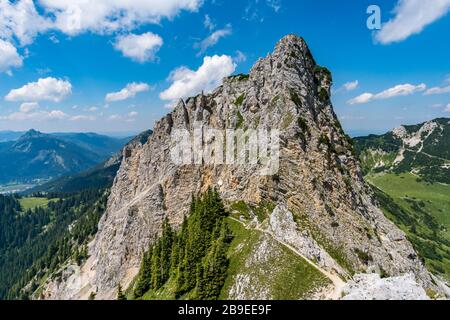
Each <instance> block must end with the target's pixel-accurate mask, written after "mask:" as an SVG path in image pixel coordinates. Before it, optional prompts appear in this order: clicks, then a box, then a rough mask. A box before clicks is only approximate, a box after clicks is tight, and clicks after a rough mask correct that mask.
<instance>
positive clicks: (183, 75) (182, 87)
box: [159, 55, 236, 101]
mask: <svg viewBox="0 0 450 320" xmlns="http://www.w3.org/2000/svg"><path fill="white" fill-rule="evenodd" d="M235 69H236V64H235V63H234V62H233V59H232V58H231V57H230V56H226V55H222V56H218V55H215V56H212V57H208V56H207V57H205V58H204V59H203V64H202V65H201V66H200V68H198V70H196V71H194V70H191V69H189V68H187V67H180V68H178V69H175V70H174V71H172V72H171V74H170V76H169V80H170V81H171V82H172V84H171V85H170V87H169V88H168V89H167V90H165V91H163V92H161V93H160V95H159V96H160V98H161V99H162V100H167V101H173V100H177V99H179V98H187V97H189V96H193V95H196V94H198V93H200V92H201V91H205V92H209V91H211V90H212V89H214V88H215V87H217V86H218V85H220V84H221V83H222V80H223V78H225V77H227V76H229V75H230V74H232V73H233V72H234V70H235Z"/></svg>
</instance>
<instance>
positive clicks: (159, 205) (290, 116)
mask: <svg viewBox="0 0 450 320" xmlns="http://www.w3.org/2000/svg"><path fill="white" fill-rule="evenodd" d="M331 84H332V78H331V74H330V72H329V71H328V70H327V69H326V68H323V67H320V66H318V65H317V64H316V62H315V60H314V58H313V57H312V55H311V52H310V50H309V48H308V46H307V45H306V42H305V41H304V40H303V39H302V38H300V37H298V36H295V35H288V36H286V37H284V38H283V39H281V40H280V41H279V42H278V44H277V45H276V46H275V50H274V52H273V53H272V54H269V55H268V56H267V57H265V58H262V59H259V60H258V61H257V62H256V63H255V65H254V66H253V68H252V69H251V71H250V73H249V75H236V76H231V77H228V78H227V79H224V82H223V85H221V86H220V87H218V88H217V89H216V90H214V91H213V92H212V93H210V94H204V93H202V94H199V95H198V96H196V97H191V98H189V99H187V100H186V101H184V100H180V101H179V103H178V104H177V106H176V107H175V109H174V110H173V112H171V113H170V114H168V115H167V116H165V117H164V118H162V119H161V120H160V121H159V122H157V123H156V124H155V127H154V132H153V134H152V135H151V136H150V137H149V138H148V140H146V141H145V142H144V141H142V142H144V143H138V144H136V145H135V146H134V147H132V148H127V149H126V151H125V152H126V154H125V155H124V157H123V160H122V164H121V167H120V169H119V172H118V174H117V176H116V179H115V181H114V185H113V187H112V189H111V195H110V198H109V201H108V208H107V210H106V213H105V214H104V216H103V217H102V219H101V221H100V224H99V231H98V233H97V235H96V237H95V239H94V241H93V242H92V243H91V245H90V258H89V260H88V261H87V262H86V265H85V266H83V267H82V269H81V274H78V275H73V276H70V277H69V278H67V279H66V280H64V281H66V282H64V281H63V283H62V284H57V285H55V284H50V285H49V288H48V290H47V291H46V292H45V294H46V295H47V297H49V298H86V297H87V295H89V293H90V292H97V297H99V298H111V297H112V296H113V295H114V294H115V292H116V288H117V285H118V284H119V283H120V284H121V285H122V287H126V286H128V285H129V284H130V283H131V281H132V279H133V278H134V277H135V276H136V273H137V270H138V268H139V265H140V261H141V257H142V254H143V252H144V251H145V250H146V249H147V248H148V245H149V243H151V242H153V241H154V240H155V239H156V238H157V237H158V236H159V235H160V234H161V229H162V224H163V221H164V219H165V218H166V217H167V218H168V219H169V221H170V223H171V224H172V225H173V226H174V227H175V228H178V227H179V226H180V225H181V223H182V221H183V217H184V215H186V214H188V212H189V204H190V201H191V199H192V195H193V194H196V195H197V194H200V193H202V192H204V191H205V190H207V189H208V188H209V187H215V188H217V190H218V191H219V193H220V195H221V197H222V198H223V199H224V202H225V203H226V204H227V205H229V206H230V207H231V206H232V205H233V204H235V203H246V204H248V205H249V207H250V208H252V207H253V208H254V207H269V208H271V210H270V212H267V213H266V216H264V217H259V219H258V218H257V217H256V215H255V214H254V213H251V219H253V221H252V222H251V223H252V224H254V225H257V226H258V228H260V229H264V230H266V231H267V232H268V233H269V234H271V235H273V237H274V238H275V239H276V240H277V241H282V242H283V243H286V244H288V245H289V246H291V247H293V248H295V249H296V250H298V252H301V254H303V255H304V256H305V257H307V258H308V259H311V260H313V261H317V264H318V265H319V266H320V267H321V268H324V269H326V270H328V271H330V272H333V273H337V274H339V275H340V276H342V277H349V276H351V274H353V273H355V272H364V271H368V270H383V272H384V273H388V274H389V275H399V274H402V273H404V272H412V273H414V274H415V275H416V276H417V277H418V279H419V281H421V283H422V284H424V285H429V284H430V278H429V275H428V274H427V273H426V271H425V269H424V267H423V265H422V264H421V262H420V260H419V259H418V258H417V255H416V254H415V252H414V250H413V248H412V246H411V244H410V243H409V242H408V240H407V239H406V237H405V235H404V234H403V233H402V232H401V231H400V230H398V229H397V228H396V227H395V226H394V225H393V224H392V223H391V222H389V221H388V220H387V219H386V218H385V217H384V215H383V213H382V212H381V211H380V209H379V208H377V207H376V205H375V201H374V199H373V197H372V195H371V192H370V190H369V188H368V187H367V186H366V185H365V183H364V180H363V178H362V172H361V169H360V167H359V163H358V160H357V159H356V157H355V155H354V152H353V147H352V144H351V141H349V139H348V138H347V136H346V135H345V133H344V132H343V130H342V128H341V126H340V124H339V121H338V119H337V117H336V115H335V113H334V111H333V107H332V104H331V100H330V89H331ZM198 126H204V127H208V128H213V129H219V130H225V129H235V130H239V129H241V130H242V131H245V132H247V131H249V129H277V130H278V131H279V140H280V152H279V155H278V156H279V157H278V159H277V160H278V161H279V168H278V170H277V172H275V173H274V174H271V175H262V174H259V171H258V166H255V165H252V164H250V163H239V164H233V165H229V164H220V165H211V164H208V163H204V162H196V163H191V164H183V165H179V164H176V163H174V162H173V161H172V159H171V151H172V150H173V148H174V146H175V145H174V141H173V139H172V138H173V137H172V133H173V131H174V128H180V129H186V130H187V131H188V132H190V133H193V132H194V129H195V128H196V127H198ZM201 141H202V143H203V144H204V145H205V146H206V148H211V147H213V146H214V143H215V140H214V139H210V138H208V137H206V136H203V137H202V140H201ZM214 151H215V152H219V151H217V150H215V149H214ZM272 209H273V210H272ZM261 219H262V221H260V220H261ZM237 282H238V280H237V279H236V283H235V286H240V284H239V283H237ZM71 283H72V284H73V283H78V286H75V287H74V286H69V284H71ZM241 298H244V299H245V298H247V299H258V298H260V297H258V296H243V297H241Z"/></svg>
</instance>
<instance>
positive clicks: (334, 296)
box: [229, 217, 345, 300]
mask: <svg viewBox="0 0 450 320" xmlns="http://www.w3.org/2000/svg"><path fill="white" fill-rule="evenodd" d="M229 218H230V219H231V220H233V221H236V222H238V223H240V224H242V225H243V226H244V227H245V228H246V229H253V230H257V231H259V232H262V233H264V234H267V235H269V236H270V237H271V238H272V239H273V240H275V241H276V242H278V243H279V244H281V245H282V246H284V247H286V248H288V249H289V250H291V251H292V252H294V253H295V254H296V255H298V256H299V257H301V258H302V259H303V260H305V261H306V262H307V263H308V264H310V265H311V266H312V267H314V268H315V269H317V270H318V271H319V272H320V273H322V274H323V275H324V276H326V277H327V278H328V279H330V280H331V282H332V283H333V286H334V289H333V291H331V292H329V293H327V294H326V295H325V300H339V299H340V298H341V296H342V290H343V288H344V286H345V282H344V281H343V280H342V279H341V278H340V277H339V275H337V274H335V273H331V272H329V271H327V270H325V269H323V268H321V267H320V266H318V265H317V264H316V263H314V262H313V261H312V260H310V259H309V258H307V257H306V256H304V255H303V254H302V253H301V252H299V251H298V250H297V249H296V248H294V247H293V246H291V245H290V244H287V243H285V242H283V241H281V240H279V239H277V237H276V236H275V235H274V234H273V233H272V232H271V231H269V230H265V229H262V228H261V227H259V226H257V227H256V228H251V227H248V225H247V224H245V223H244V222H242V221H240V220H238V219H236V218H234V217H229Z"/></svg>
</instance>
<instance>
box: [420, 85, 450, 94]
mask: <svg viewBox="0 0 450 320" xmlns="http://www.w3.org/2000/svg"><path fill="white" fill-rule="evenodd" d="M444 93H450V86H446V87H433V88H430V89H428V90H427V91H425V93H424V95H432V94H444Z"/></svg>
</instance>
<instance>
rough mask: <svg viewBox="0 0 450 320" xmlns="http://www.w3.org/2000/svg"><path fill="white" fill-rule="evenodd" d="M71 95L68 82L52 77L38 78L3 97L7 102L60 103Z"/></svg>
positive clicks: (70, 87)
mask: <svg viewBox="0 0 450 320" xmlns="http://www.w3.org/2000/svg"><path fill="white" fill-rule="evenodd" d="M71 93H72V84H71V83H70V82H69V81H66V80H62V79H56V78H52V77H48V78H40V79H39V80H38V81H37V82H30V83H28V84H26V85H24V86H23V87H21V88H18V89H14V90H11V91H10V92H9V93H8V94H7V95H6V97H5V100H7V101H43V100H47V101H53V102H61V101H62V100H64V98H66V97H67V96H69V95H70V94H71Z"/></svg>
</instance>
